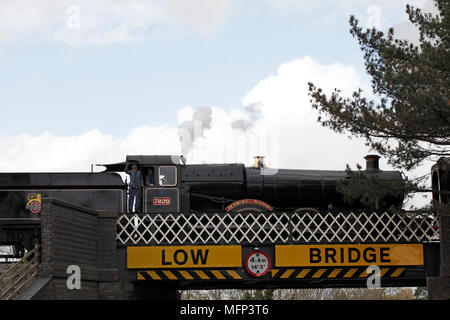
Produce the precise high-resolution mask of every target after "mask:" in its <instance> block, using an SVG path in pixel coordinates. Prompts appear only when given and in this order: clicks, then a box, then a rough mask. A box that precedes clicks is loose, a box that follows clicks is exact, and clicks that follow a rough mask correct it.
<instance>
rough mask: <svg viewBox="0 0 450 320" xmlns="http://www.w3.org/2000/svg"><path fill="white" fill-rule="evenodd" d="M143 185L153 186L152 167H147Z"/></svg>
mask: <svg viewBox="0 0 450 320" xmlns="http://www.w3.org/2000/svg"><path fill="white" fill-rule="evenodd" d="M145 185H146V186H147V187H154V186H155V183H154V179H153V168H148V172H147V177H146V178H145Z"/></svg>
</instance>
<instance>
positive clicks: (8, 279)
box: [0, 244, 40, 300]
mask: <svg viewBox="0 0 450 320" xmlns="http://www.w3.org/2000/svg"><path fill="white" fill-rule="evenodd" d="M39 261H40V245H39V244H36V245H35V247H34V248H33V249H32V250H31V251H29V252H27V253H26V254H25V255H24V256H23V258H22V259H20V260H19V261H17V262H16V263H14V264H13V265H11V266H10V267H9V269H8V270H7V271H6V272H4V273H3V274H1V275H0V300H13V299H15V298H16V297H17V296H18V294H20V293H21V292H22V290H23V289H24V288H26V287H27V286H29V285H30V283H31V282H32V281H33V280H34V279H35V278H36V277H37V275H38V273H39Z"/></svg>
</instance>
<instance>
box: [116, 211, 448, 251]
mask: <svg viewBox="0 0 450 320" xmlns="http://www.w3.org/2000/svg"><path fill="white" fill-rule="evenodd" d="M438 223H439V222H438V218H437V217H433V216H423V215H417V214H414V215H412V214H392V213H387V212H384V213H376V212H372V213H370V212H367V213H366V212H339V213H334V212H298V213H288V212H285V213H191V214H179V213H176V214H122V215H120V216H119V217H118V222H117V241H118V243H119V244H122V245H141V244H142V245H143V244H153V245H159V244H171V245H175V244H253V245H254V244H289V243H377V242H379V243H383V242H390V241H392V242H406V243H407V242H413V243H418V242H429V241H438V240H439V228H438V226H439V224H438Z"/></svg>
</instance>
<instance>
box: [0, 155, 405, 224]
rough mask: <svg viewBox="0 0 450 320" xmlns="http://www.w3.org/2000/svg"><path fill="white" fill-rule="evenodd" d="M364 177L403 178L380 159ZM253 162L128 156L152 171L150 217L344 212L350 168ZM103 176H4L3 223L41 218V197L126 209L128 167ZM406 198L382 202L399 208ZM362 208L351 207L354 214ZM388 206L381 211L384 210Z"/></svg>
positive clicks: (146, 207) (146, 205) (110, 168)
mask: <svg viewBox="0 0 450 320" xmlns="http://www.w3.org/2000/svg"><path fill="white" fill-rule="evenodd" d="M365 159H366V163H367V164H366V166H367V167H366V170H365V172H366V173H367V174H373V173H376V174H377V177H378V178H379V179H382V180H386V181H404V177H403V175H402V173H401V172H399V171H381V170H380V169H379V165H378V159H379V157H378V156H373V155H369V156H367V157H366V158H365ZM262 160H263V159H262V157H256V161H255V165H254V166H253V167H245V166H244V165H243V164H197V165H186V164H185V163H184V159H183V158H182V157H181V158H180V157H178V156H161V155H153V156H142V155H141V156H127V158H126V161H127V162H128V163H129V164H136V165H137V166H138V167H139V169H140V170H141V172H142V173H143V175H144V181H145V175H146V173H147V172H148V169H149V168H151V169H153V172H154V180H155V181H154V187H145V188H144V190H143V196H142V206H141V207H142V208H143V210H142V211H143V212H145V213H168V212H170V213H190V212H208V211H214V212H222V211H223V212H240V211H257V212H261V211H275V210H277V211H280V210H285V211H295V210H302V209H304V208H308V210H313V209H316V210H321V209H326V210H329V209H331V208H333V209H345V208H349V205H348V204H346V203H345V202H344V201H343V196H342V195H341V194H340V193H339V192H337V191H336V185H337V183H338V181H339V180H340V179H346V178H347V177H348V174H347V172H345V171H324V170H292V169H271V168H267V167H265V166H264V164H263V161H262ZM103 166H104V167H106V170H105V171H103V172H100V173H0V218H29V217H38V216H39V211H40V204H41V201H42V199H44V198H55V199H59V200H63V201H66V202H70V203H73V204H77V205H80V206H84V207H88V208H91V209H94V210H99V211H101V210H107V211H116V212H126V210H127V209H126V208H127V183H126V182H123V180H122V178H121V176H120V175H119V174H118V173H117V172H123V171H124V168H125V162H122V163H116V164H107V165H103ZM402 202H403V198H402V197H392V198H389V199H387V201H384V203H385V204H386V205H388V206H391V205H394V206H401V204H402ZM358 207H361V208H362V204H358V203H355V204H352V205H351V208H352V209H357V208H358ZM379 209H383V208H379Z"/></svg>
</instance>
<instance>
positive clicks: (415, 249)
mask: <svg viewBox="0 0 450 320" xmlns="http://www.w3.org/2000/svg"><path fill="white" fill-rule="evenodd" d="M117 243H118V256H119V260H120V261H121V262H120V263H119V264H120V265H121V277H122V278H123V279H125V280H131V281H135V280H143V281H154V282H158V283H166V282H170V283H171V284H172V285H173V286H176V287H179V288H209V287H211V288H243V287H248V288H258V287H266V288H267V287H273V288H275V287H279V288H281V287H306V288H317V287H360V286H366V284H367V280H368V278H370V279H373V278H374V277H380V278H381V285H382V286H424V285H426V276H427V275H428V276H430V275H433V274H435V273H436V272H438V269H439V221H438V218H437V217H434V216H426V215H417V214H412V213H402V214H392V213H387V212H384V213H375V212H373V213H367V212H324V213H322V212H298V213H289V212H282V213H280V212H277V213H191V214H122V215H119V217H118V222H117Z"/></svg>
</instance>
